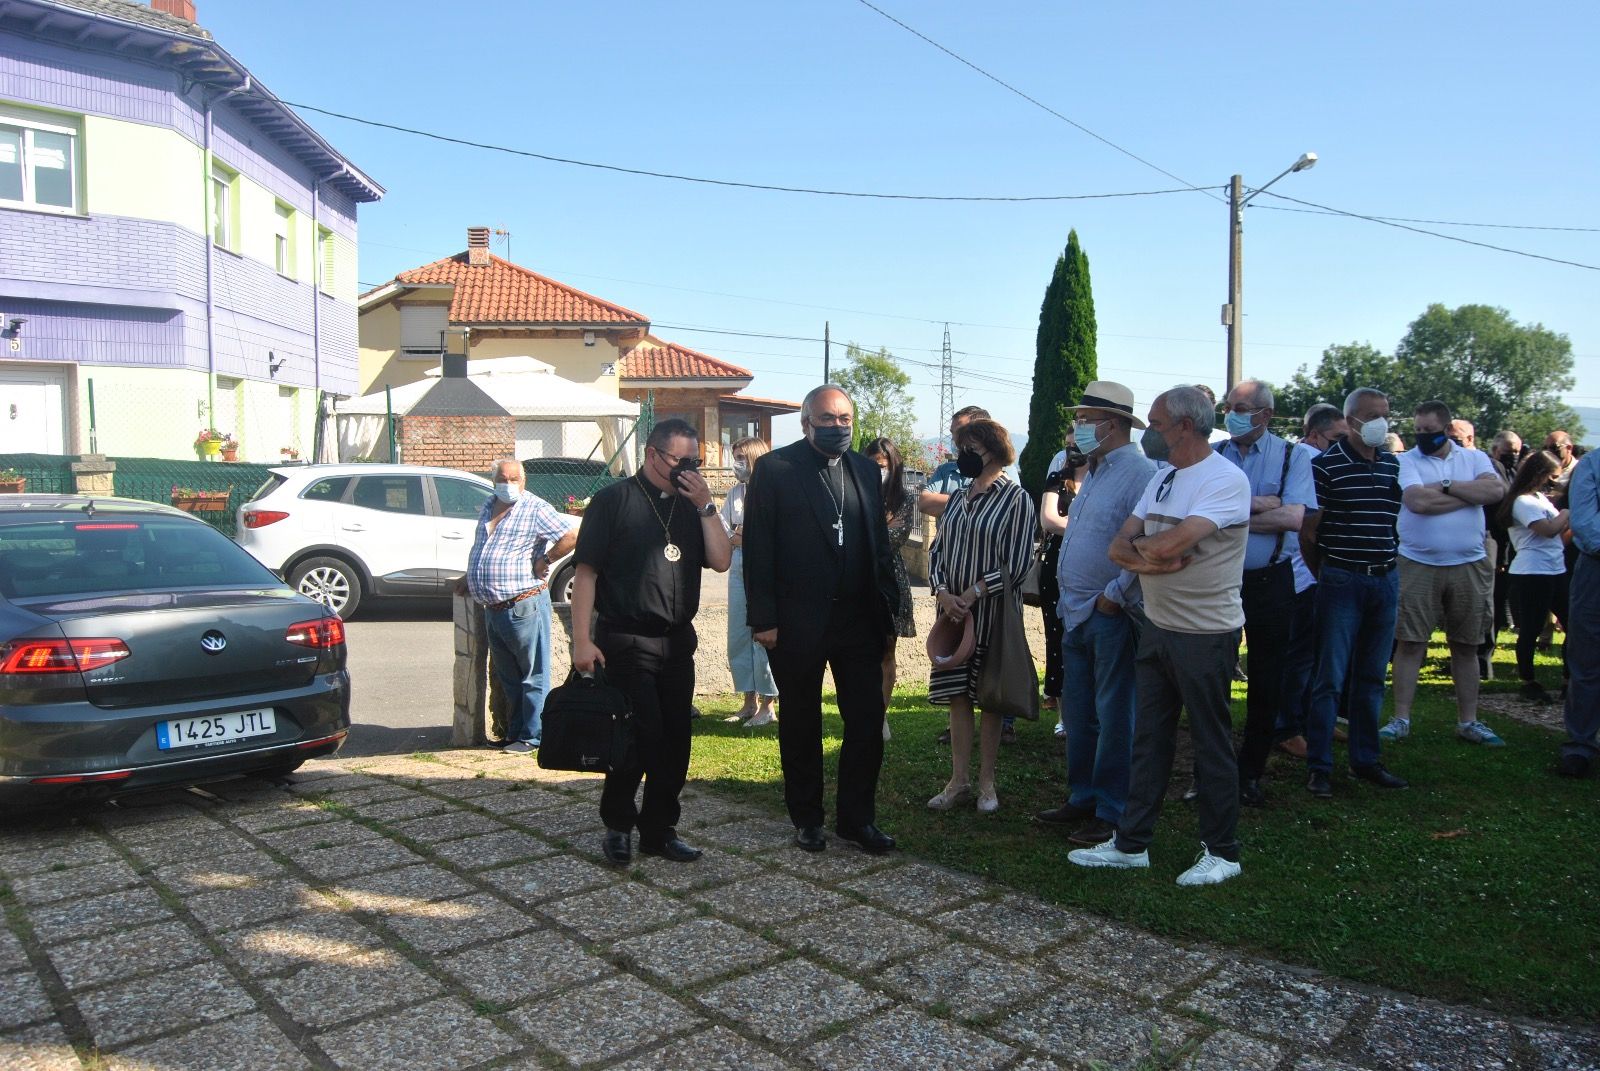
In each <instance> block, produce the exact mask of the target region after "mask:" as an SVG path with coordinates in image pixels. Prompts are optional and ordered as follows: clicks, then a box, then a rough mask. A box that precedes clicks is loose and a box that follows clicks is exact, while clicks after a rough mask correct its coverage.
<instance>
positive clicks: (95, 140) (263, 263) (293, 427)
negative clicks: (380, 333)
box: [0, 0, 384, 461]
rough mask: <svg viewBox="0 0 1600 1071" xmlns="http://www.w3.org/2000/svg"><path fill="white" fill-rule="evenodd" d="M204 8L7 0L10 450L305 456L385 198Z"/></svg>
mask: <svg viewBox="0 0 1600 1071" xmlns="http://www.w3.org/2000/svg"><path fill="white" fill-rule="evenodd" d="M194 20H195V8H194V4H193V3H192V2H191V0H152V4H151V6H149V7H146V6H144V5H143V4H139V3H135V2H131V0H0V454H3V453H13V452H39V453H67V454H71V453H81V452H85V451H87V450H89V449H90V448H91V441H90V439H91V417H90V412H91V394H92V396H93V414H94V415H93V432H94V436H93V437H94V440H95V441H94V443H93V444H92V445H94V446H95V447H97V448H98V449H99V451H100V452H102V453H109V454H120V455H136V456H151V457H174V458H181V457H192V456H193V453H192V451H193V444H194V441H195V438H196V434H197V432H198V431H200V430H201V429H204V428H215V429H217V430H218V431H220V432H223V433H225V434H228V435H231V436H233V437H234V438H236V439H237V440H238V442H239V444H240V452H239V457H240V459H241V460H251V461H276V460H278V459H279V458H280V456H281V455H282V454H283V452H284V451H286V450H289V449H293V450H297V451H303V452H305V453H307V454H309V451H310V447H311V444H312V439H313V433H314V426H315V422H316V420H317V412H318V399H319V397H320V396H321V395H322V394H323V393H326V394H328V395H349V394H356V393H358V390H357V385H358V384H357V379H358V355H357V354H358V351H357V332H356V293H357V285H356V212H357V208H358V206H359V205H361V204H365V203H370V202H373V201H376V200H378V199H379V198H380V197H382V196H383V192H384V191H383V188H382V187H381V186H379V185H378V184H377V183H376V182H374V181H373V180H372V179H371V178H370V177H368V176H367V175H366V174H364V173H363V172H362V171H361V170H360V169H359V168H358V167H356V166H355V165H354V164H352V163H351V162H350V161H349V160H347V159H346V158H345V157H344V156H342V155H341V154H340V153H339V152H338V151H337V150H335V149H334V148H333V147H332V146H331V145H329V144H328V142H327V141H325V140H324V139H323V138H322V137H321V136H320V135H319V134H318V133H317V132H316V131H315V130H313V129H312V128H311V127H310V126H309V125H308V124H307V123H306V122H305V121H304V120H303V119H301V118H300V117H299V116H298V115H296V114H295V113H294V112H293V111H292V110H291V109H290V108H289V107H287V106H286V105H284V104H283V103H282V102H281V101H279V100H278V98H277V97H275V96H274V95H273V94H272V92H271V91H270V90H268V89H267V88H266V87H265V86H263V85H262V84H261V82H260V81H259V80H258V79H257V78H256V77H255V76H254V75H253V74H252V73H251V72H250V71H249V70H247V69H246V68H245V66H244V65H243V64H242V63H240V62H239V61H238V60H237V59H235V58H234V57H233V56H232V55H230V54H229V53H228V52H227V51H226V50H225V49H223V48H222V47H221V46H220V45H219V44H218V43H217V42H216V41H215V40H213V39H212V37H211V35H210V34H209V33H207V32H206V31H205V30H204V29H202V28H201V27H200V26H198V25H197V24H196V23H195V21H194Z"/></svg>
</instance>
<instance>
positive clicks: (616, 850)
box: [600, 829, 633, 866]
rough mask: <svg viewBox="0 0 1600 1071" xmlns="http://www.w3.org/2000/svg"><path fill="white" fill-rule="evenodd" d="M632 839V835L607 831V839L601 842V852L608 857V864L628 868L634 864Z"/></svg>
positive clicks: (613, 830)
mask: <svg viewBox="0 0 1600 1071" xmlns="http://www.w3.org/2000/svg"><path fill="white" fill-rule="evenodd" d="M632 839H633V838H632V835H631V834H628V833H622V832H619V831H617V830H615V829H608V830H606V835H605V839H604V840H602V841H601V842H600V851H601V853H602V854H603V855H604V856H605V857H606V862H608V863H615V864H617V865H618V866H627V865H628V864H629V863H631V862H633V845H632V843H631V841H632Z"/></svg>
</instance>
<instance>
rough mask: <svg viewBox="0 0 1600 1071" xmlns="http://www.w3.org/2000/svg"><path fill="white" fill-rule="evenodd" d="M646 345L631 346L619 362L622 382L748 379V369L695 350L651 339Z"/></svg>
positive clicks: (750, 374)
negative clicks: (631, 380)
mask: <svg viewBox="0 0 1600 1071" xmlns="http://www.w3.org/2000/svg"><path fill="white" fill-rule="evenodd" d="M647 342H648V343H653V344H654V345H648V344H647V345H643V346H635V347H634V348H633V349H631V350H629V351H628V353H627V355H626V356H624V357H623V358H622V367H621V368H619V369H617V371H618V373H619V374H620V375H621V376H622V378H623V379H751V378H753V376H754V373H752V372H751V371H750V370H749V369H748V368H740V367H739V366H738V365H736V364H729V363H728V362H727V361H719V360H717V359H716V358H715V357H710V356H707V355H706V354H704V353H701V352H699V351H698V350H691V349H690V348H689V347H687V346H680V345H678V344H677V343H676V342H664V341H662V340H661V339H659V338H655V337H654V336H651V337H650V338H649V339H648V340H647Z"/></svg>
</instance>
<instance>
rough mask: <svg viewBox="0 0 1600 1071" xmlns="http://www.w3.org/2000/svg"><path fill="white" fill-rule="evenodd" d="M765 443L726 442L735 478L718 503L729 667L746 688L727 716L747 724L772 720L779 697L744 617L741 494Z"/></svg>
mask: <svg viewBox="0 0 1600 1071" xmlns="http://www.w3.org/2000/svg"><path fill="white" fill-rule="evenodd" d="M768 449H770V448H769V447H768V446H767V444H766V442H765V441H764V440H762V439H758V438H756V437H755V436H750V437H749V438H745V439H740V440H739V441H738V442H736V443H734V444H733V445H732V446H730V447H728V455H729V456H730V457H731V458H732V460H733V478H734V480H735V481H736V482H735V483H734V485H733V489H732V490H731V491H729V492H728V497H727V499H726V500H725V501H724V502H723V503H722V525H723V527H724V528H726V529H727V530H728V541H729V542H730V543H732V544H733V564H732V565H731V566H729V568H728V668H729V669H730V670H731V671H732V672H733V688H734V691H736V692H743V693H744V706H742V707H740V708H739V713H737V714H735V715H733V716H732V717H730V718H729V719H728V720H729V721H742V722H744V723H745V724H746V725H749V726H762V725H771V724H772V722H773V721H774V720H775V719H776V715H775V714H773V712H772V701H773V700H775V699H777V698H778V685H777V682H775V681H774V680H773V679H772V667H771V666H769V665H768V664H767V649H766V648H765V647H762V646H761V645H760V644H759V643H757V642H756V641H755V638H754V637H753V636H752V634H751V632H750V626H749V624H747V623H746V621H745V597H744V550H743V546H742V544H743V543H744V497H745V492H746V491H747V490H748V489H749V487H750V473H751V472H752V471H754V469H755V467H756V459H757V458H759V457H760V456H761V455H762V454H765V453H766V452H767V450H768ZM758 697H759V700H760V705H759V706H758V705H757V699H758Z"/></svg>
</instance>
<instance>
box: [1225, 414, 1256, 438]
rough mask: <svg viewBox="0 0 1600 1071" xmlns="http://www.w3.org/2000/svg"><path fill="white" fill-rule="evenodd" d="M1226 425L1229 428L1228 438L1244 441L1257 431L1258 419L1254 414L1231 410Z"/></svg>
mask: <svg viewBox="0 0 1600 1071" xmlns="http://www.w3.org/2000/svg"><path fill="white" fill-rule="evenodd" d="M1225 423H1226V424H1227V426H1228V437H1229V438H1231V439H1242V438H1244V437H1245V436H1246V435H1249V434H1250V433H1251V432H1252V431H1255V430H1256V418H1255V415H1254V414H1253V413H1236V412H1234V411H1233V410H1232V409H1230V410H1228V416H1227V420H1226V421H1225Z"/></svg>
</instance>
